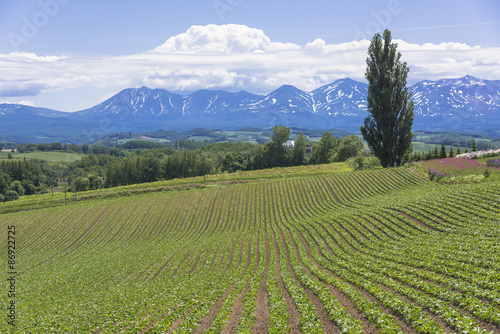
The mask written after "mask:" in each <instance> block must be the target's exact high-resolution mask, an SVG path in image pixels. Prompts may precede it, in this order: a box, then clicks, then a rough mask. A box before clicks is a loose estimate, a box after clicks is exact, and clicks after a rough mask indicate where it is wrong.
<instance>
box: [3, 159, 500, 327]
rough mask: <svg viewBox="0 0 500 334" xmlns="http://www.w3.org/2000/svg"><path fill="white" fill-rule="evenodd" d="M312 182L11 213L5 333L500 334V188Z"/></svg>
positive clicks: (365, 178)
mask: <svg viewBox="0 0 500 334" xmlns="http://www.w3.org/2000/svg"><path fill="white" fill-rule="evenodd" d="M313 168H316V169H313ZM313 168H310V167H297V168H295V169H278V170H267V171H259V172H257V173H246V174H245V173H242V174H234V175H230V174H229V175H228V174H225V175H220V176H211V178H209V179H208V180H206V183H202V179H201V178H196V179H185V180H173V181H165V182H163V183H161V182H159V183H155V184H149V185H146V184H145V185H137V186H129V187H121V188H117V189H114V190H113V189H109V190H102V191H95V192H89V193H84V194H81V197H82V198H81V199H86V200H85V201H80V202H78V203H75V202H71V203H70V205H68V206H66V207H64V206H61V204H62V202H61V200H62V197H61V196H63V195H62V194H57V195H54V199H52V200H50V199H49V197H48V195H47V194H46V195H43V197H40V198H38V199H31V201H32V203H33V205H31V207H30V205H29V204H28V203H30V202H28V199H26V202H24V208H23V207H22V206H16V205H15V204H14V203H13V204H10V203H7V204H6V205H5V206H4V209H5V210H6V211H8V210H7V209H9V208H10V209H11V210H14V211H15V210H18V211H19V210H23V209H24V210H29V209H31V210H29V211H23V212H15V213H5V214H2V215H0V226H1V227H0V228H1V230H2V231H4V238H2V239H0V248H1V249H4V250H5V251H6V252H7V249H8V229H9V227H11V229H12V226H13V227H14V229H15V251H13V252H12V253H11V257H12V256H13V258H14V260H12V259H11V261H15V263H13V264H12V263H11V264H12V265H13V266H14V268H9V270H15V271H16V272H17V273H18V274H17V276H16V279H15V293H16V296H15V305H16V308H15V316H16V325H15V326H11V325H9V324H8V323H7V321H8V318H7V316H6V315H7V309H6V305H8V304H9V303H10V302H11V301H12V300H13V297H9V296H8V288H9V286H8V285H7V284H5V285H4V286H5V287H4V293H2V294H1V297H0V299H1V301H2V305H4V307H3V309H4V312H5V315H4V317H3V319H2V322H1V323H0V332H2V333H10V332H13V333H14V332H15V333H174V332H175V333H192V332H194V333H201V332H207V333H287V332H291V333H298V332H302V333H499V332H500V243H499V242H498V240H499V238H500V187H499V186H500V182H498V181H494V182H483V183H479V184H459V185H439V184H436V183H433V182H429V180H428V178H427V177H426V176H424V175H422V174H419V173H418V172H416V171H415V170H413V169H410V168H391V169H380V170H375V171H358V172H347V168H346V167H345V166H344V165H342V164H340V165H337V164H334V165H325V166H321V167H320V166H314V167H313ZM85 196H87V197H85ZM33 198H35V196H34V197H33ZM41 198H42V199H44V200H41ZM22 200H23V199H21V200H20V201H22ZM45 200H46V203H47V205H46V206H47V207H45V208H43V206H44V203H45V202H44V201H45ZM51 201H52V202H51ZM19 203H23V202H19ZM54 205H57V206H54ZM36 207H40V209H36ZM11 250H12V249H11ZM4 258H5V265H7V253H5V255H4ZM10 277H11V276H9V275H8V274H7V272H6V271H5V272H2V276H1V277H0V279H1V280H3V281H4V282H6V280H7V279H8V278H10ZM9 282H10V284H11V288H12V281H9Z"/></svg>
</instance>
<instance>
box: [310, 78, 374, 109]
mask: <svg viewBox="0 0 500 334" xmlns="http://www.w3.org/2000/svg"><path fill="white" fill-rule="evenodd" d="M312 95H313V97H314V101H315V103H314V113H317V114H324V115H328V116H334V117H335V116H358V115H360V114H362V115H363V116H366V108H367V101H366V99H367V95H368V85H367V84H365V83H361V82H357V81H354V80H352V79H349V78H347V79H343V80H337V81H335V82H333V83H331V84H329V85H325V86H322V87H320V88H318V89H316V90H314V91H312Z"/></svg>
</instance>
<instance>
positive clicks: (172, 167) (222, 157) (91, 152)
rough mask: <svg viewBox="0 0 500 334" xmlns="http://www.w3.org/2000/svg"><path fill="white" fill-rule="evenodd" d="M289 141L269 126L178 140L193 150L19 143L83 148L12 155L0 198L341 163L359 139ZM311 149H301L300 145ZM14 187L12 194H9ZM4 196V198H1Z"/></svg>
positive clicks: (27, 148)
mask: <svg viewBox="0 0 500 334" xmlns="http://www.w3.org/2000/svg"><path fill="white" fill-rule="evenodd" d="M288 140H290V128H288V127H286V126H275V127H274V128H273V132H272V134H271V135H270V141H269V142H268V143H266V144H251V143H228V142H223V143H214V144H205V145H203V146H201V147H200V146H198V145H191V144H192V143H191V142H190V141H183V142H182V143H180V142H178V143H177V145H179V144H180V145H179V146H183V147H193V148H194V147H197V148H196V149H193V150H187V149H176V148H174V147H171V146H164V145H158V144H152V145H150V144H148V142H142V141H132V142H130V143H129V145H121V146H120V147H119V148H113V149H110V148H109V147H104V148H103V147H101V146H88V147H87V145H85V144H84V145H75V146H73V145H64V144H61V143H57V144H56V145H52V144H50V145H49V144H22V145H20V150H21V151H23V152H31V151H33V150H35V151H36V150H38V148H41V149H43V150H45V151H47V150H56V151H58V149H60V148H61V147H62V148H63V151H64V149H66V150H68V151H70V150H71V151H75V150H76V151H78V150H80V149H81V150H82V151H81V152H86V153H87V155H85V156H83V157H82V158H81V159H80V160H77V161H75V162H71V163H48V162H46V161H43V160H36V159H34V160H28V159H23V160H19V159H13V160H4V161H2V162H1V164H0V172H1V173H2V174H0V178H2V181H1V182H2V183H1V184H2V185H1V187H0V194H2V196H3V197H1V198H0V200H2V201H4V200H12V199H16V198H17V197H19V196H22V195H30V194H36V193H44V192H47V191H48V190H49V189H50V188H51V187H53V186H54V185H56V180H59V181H66V182H67V186H68V188H67V189H68V191H75V190H76V191H86V190H92V189H99V188H103V187H116V186H121V185H129V184H136V183H145V182H155V181H160V180H170V179H175V178H186V177H194V176H201V175H204V174H206V175H209V174H215V173H233V172H237V171H250V170H258V169H265V168H273V167H287V166H300V165H305V164H325V163H331V162H338V161H345V160H347V159H348V158H350V157H353V156H357V155H359V154H360V152H361V151H362V150H363V142H362V140H361V139H360V138H359V137H357V136H354V135H351V136H347V137H345V138H336V137H335V136H332V135H331V133H330V132H328V131H327V132H325V133H324V134H323V136H322V137H321V140H320V141H319V142H318V143H316V144H314V145H312V144H311V143H309V142H308V141H307V138H306V136H305V135H304V134H303V133H300V134H299V135H298V137H297V138H296V140H295V143H294V144H295V145H294V147H293V148H285V147H284V144H285V143H286V142H287V141H288ZM307 147H309V149H310V150H311V149H312V153H306V148H307ZM7 191H14V192H16V193H17V196H15V195H14V194H13V192H9V193H8V194H7ZM7 195H8V196H7Z"/></svg>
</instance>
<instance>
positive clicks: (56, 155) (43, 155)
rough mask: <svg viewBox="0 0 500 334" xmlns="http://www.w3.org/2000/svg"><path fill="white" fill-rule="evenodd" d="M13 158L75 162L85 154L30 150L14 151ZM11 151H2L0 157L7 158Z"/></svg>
mask: <svg viewBox="0 0 500 334" xmlns="http://www.w3.org/2000/svg"><path fill="white" fill-rule="evenodd" d="M11 154H12V158H13V159H24V158H26V159H40V160H45V161H51V162H74V161H77V160H80V159H81V158H82V156H83V154H77V153H66V152H30V153H17V152H12V153H11ZM8 155H9V152H6V151H2V152H0V159H7V157H8Z"/></svg>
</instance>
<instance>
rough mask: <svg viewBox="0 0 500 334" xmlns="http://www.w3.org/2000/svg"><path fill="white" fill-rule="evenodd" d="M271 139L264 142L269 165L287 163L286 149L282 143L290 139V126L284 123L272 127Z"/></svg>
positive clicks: (274, 165)
mask: <svg viewBox="0 0 500 334" xmlns="http://www.w3.org/2000/svg"><path fill="white" fill-rule="evenodd" d="M273 133H274V134H272V135H269V137H270V138H271V141H270V142H269V143H267V144H266V147H267V150H266V153H267V161H268V165H269V167H284V166H286V165H287V159H286V151H285V148H284V147H283V144H284V143H285V142H286V141H287V140H289V139H290V128H287V127H286V126H284V125H277V126H274V127H273Z"/></svg>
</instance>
